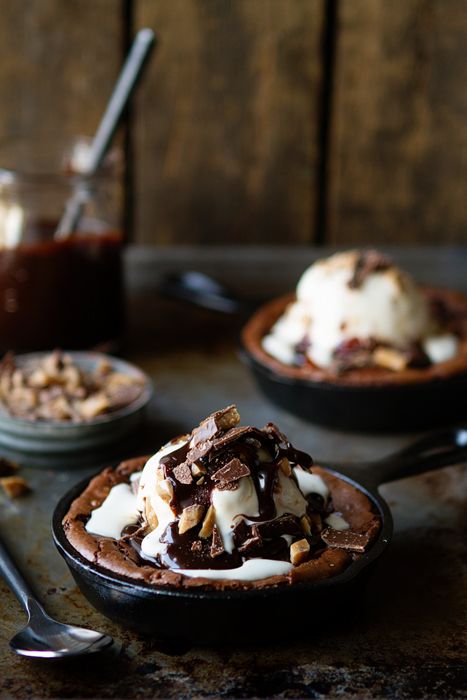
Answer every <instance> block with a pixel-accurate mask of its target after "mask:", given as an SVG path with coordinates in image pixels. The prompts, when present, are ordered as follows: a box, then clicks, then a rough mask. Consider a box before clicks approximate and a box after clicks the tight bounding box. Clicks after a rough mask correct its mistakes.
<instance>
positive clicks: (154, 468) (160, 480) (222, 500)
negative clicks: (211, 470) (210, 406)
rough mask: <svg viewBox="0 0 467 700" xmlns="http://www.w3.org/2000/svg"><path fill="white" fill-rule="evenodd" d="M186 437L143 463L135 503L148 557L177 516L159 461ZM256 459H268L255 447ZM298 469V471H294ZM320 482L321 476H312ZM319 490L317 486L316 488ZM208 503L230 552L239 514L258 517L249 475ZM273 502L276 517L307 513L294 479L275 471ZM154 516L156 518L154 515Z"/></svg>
mask: <svg viewBox="0 0 467 700" xmlns="http://www.w3.org/2000/svg"><path fill="white" fill-rule="evenodd" d="M186 442H187V439H186V438H182V439H180V440H177V441H175V442H171V443H169V444H168V445H165V446H164V447H163V448H161V449H160V450H159V452H157V453H156V454H155V455H153V456H152V457H151V458H150V459H149V460H148V461H147V462H146V465H145V466H144V469H143V471H142V473H141V478H140V482H139V487H138V494H137V506H138V509H139V511H140V512H141V513H143V515H144V517H145V520H146V522H147V524H148V529H149V530H150V531H149V532H148V534H147V535H146V536H145V537H144V539H143V540H142V543H141V551H142V553H143V554H145V555H146V556H149V557H153V558H154V557H156V556H157V555H159V554H161V553H163V551H164V547H165V545H164V544H163V543H161V541H160V539H161V536H162V535H163V533H164V531H165V529H166V528H167V526H168V525H169V524H170V523H171V522H173V521H175V520H177V519H178V516H177V514H176V513H175V512H174V511H173V510H172V508H171V507H170V504H169V502H168V498H167V495H166V494H169V493H170V488H171V486H170V482H168V480H166V479H165V478H164V473H163V470H162V469H161V467H160V461H161V459H162V458H163V457H165V456H166V455H168V454H170V453H171V452H174V451H175V450H177V449H178V448H180V447H182V445H184V444H186ZM258 453H259V454H258V458H259V461H260V462H261V461H268V460H269V456H268V455H267V454H261V452H260V451H259V450H258ZM296 471H298V470H296ZM314 478H315V479H316V480H317V481H319V482H320V483H321V486H322V487H323V482H322V480H321V479H320V477H314ZM318 490H319V489H318ZM211 502H212V505H213V507H214V514H215V523H216V525H217V527H218V528H219V532H220V534H221V537H222V540H223V544H224V547H225V550H226V552H228V553H229V554H230V553H231V552H232V551H233V548H234V545H233V529H234V527H235V524H236V523H237V519H238V517H239V516H242V517H246V518H247V519H248V518H249V517H250V518H254V517H257V516H258V515H259V510H258V497H257V494H256V490H255V488H254V485H253V480H252V478H251V477H250V476H246V477H243V478H241V479H240V480H239V484H238V488H236V489H235V490H232V491H231V490H223V489H219V488H217V487H215V488H213V490H212V494H211ZM274 502H275V505H276V517H279V516H281V515H283V514H284V513H291V514H293V515H296V516H298V517H301V516H303V515H304V514H305V512H306V505H307V503H306V500H305V498H304V496H303V494H302V492H301V491H300V488H299V487H298V486H297V484H296V483H295V481H294V480H293V479H292V478H291V477H288V476H285V475H284V474H283V473H282V472H279V474H278V482H277V485H276V489H275V493H274ZM154 516H155V517H154Z"/></svg>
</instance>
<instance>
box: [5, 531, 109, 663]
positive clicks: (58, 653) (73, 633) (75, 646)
mask: <svg viewBox="0 0 467 700" xmlns="http://www.w3.org/2000/svg"><path fill="white" fill-rule="evenodd" d="M0 574H1V575H2V577H3V578H4V580H5V582H6V583H7V585H8V586H9V587H10V588H11V590H12V591H13V593H14V594H15V596H16V597H17V599H18V600H19V602H20V603H21V605H22V607H23V608H24V610H25V612H26V613H27V616H28V624H27V625H26V627H24V628H23V629H22V630H21V632H18V634H16V635H15V636H14V637H13V638H12V639H11V641H10V647H11V649H12V650H13V651H15V652H16V653H17V654H21V655H22V656H33V657H36V658H44V659H57V658H61V657H71V656H82V655H83V654H94V653H95V652H98V651H102V650H103V649H108V648H109V647H110V646H111V644H112V643H113V639H112V637H109V635H107V634H102V633H101V632H95V631H94V630H89V629H85V628H84V627H75V626H74V625H64V624H62V623H61V622H57V621H56V620H53V619H52V618H51V617H49V615H47V613H46V612H45V610H44V608H43V607H42V605H41V604H40V602H39V601H38V599H37V597H36V595H35V594H34V593H33V591H32V590H31V588H30V587H29V585H28V584H27V583H26V581H25V580H24V578H23V576H22V575H21V573H20V572H19V570H18V568H17V566H16V564H15V563H14V561H13V560H12V558H11V556H10V554H9V552H8V551H7V549H6V547H5V545H4V544H3V543H2V541H1V540H0Z"/></svg>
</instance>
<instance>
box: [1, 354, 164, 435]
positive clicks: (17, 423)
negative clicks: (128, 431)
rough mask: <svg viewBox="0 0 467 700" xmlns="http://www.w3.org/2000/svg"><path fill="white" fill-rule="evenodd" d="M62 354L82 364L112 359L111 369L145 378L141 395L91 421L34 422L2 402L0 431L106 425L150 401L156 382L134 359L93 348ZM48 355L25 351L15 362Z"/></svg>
mask: <svg viewBox="0 0 467 700" xmlns="http://www.w3.org/2000/svg"><path fill="white" fill-rule="evenodd" d="M63 354H64V355H69V356H70V357H71V358H72V359H73V360H74V361H75V362H76V364H78V365H79V364H80V363H82V364H83V365H86V364H91V363H92V364H95V363H98V362H100V361H103V360H105V361H107V362H109V363H110V364H111V365H112V368H114V369H116V370H117V371H122V373H128V374H129V375H131V376H135V377H140V378H141V380H142V381H143V388H142V391H141V394H140V395H139V396H138V397H137V398H136V399H134V400H133V401H132V402H131V403H129V404H127V405H126V406H123V407H122V408H119V409H117V410H116V411H112V412H111V413H106V414H102V415H99V416H96V417H95V418H93V419H92V420H89V421H73V420H70V421H52V420H38V421H34V420H28V419H27V418H17V417H16V416H12V415H11V414H9V413H8V411H7V409H6V408H5V406H4V405H3V404H2V403H1V402H0V430H5V429H8V428H9V427H11V428H13V427H14V428H16V429H19V428H24V429H26V430H27V431H30V430H34V431H35V432H37V433H42V432H44V433H50V431H51V429H52V430H53V431H55V430H57V431H64V432H67V431H70V430H80V429H89V428H93V427H99V426H104V425H108V424H109V423H113V422H115V421H118V420H119V419H123V418H125V417H126V416H128V415H131V414H133V413H136V412H137V411H139V410H140V409H142V408H143V407H144V406H145V405H146V404H147V403H148V402H149V401H150V400H151V398H152V396H153V394H154V390H153V383H152V380H151V378H150V377H149V375H148V374H146V373H145V372H143V370H142V369H140V368H139V367H137V366H136V365H134V364H132V363H131V362H127V361H126V360H123V359H121V358H119V357H115V356H113V355H107V354H106V353H102V352H95V351H92V350H64V351H63ZM47 355H50V352H43V351H41V352H29V353H23V354H20V355H15V361H16V362H18V364H25V363H27V362H29V361H31V360H34V359H36V358H40V357H44V356H47Z"/></svg>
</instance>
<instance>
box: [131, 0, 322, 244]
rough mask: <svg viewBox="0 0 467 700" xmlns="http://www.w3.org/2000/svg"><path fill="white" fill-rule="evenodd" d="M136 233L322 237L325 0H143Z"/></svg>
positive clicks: (185, 238) (185, 237) (205, 238)
mask: <svg viewBox="0 0 467 700" xmlns="http://www.w3.org/2000/svg"><path fill="white" fill-rule="evenodd" d="M136 12H137V15H136V20H137V21H136V24H137V26H142V25H149V26H151V27H153V28H154V29H155V30H156V31H158V33H159V35H160V40H161V41H160V47H159V50H158V55H157V59H156V60H155V61H154V62H153V65H152V66H151V67H150V70H149V75H148V76H146V80H145V84H144V86H142V90H141V94H140V95H139V96H138V100H137V108H136V121H135V127H136V134H135V152H136V168H135V169H136V178H137V180H136V199H135V209H136V212H135V214H136V226H135V232H136V241H138V242H156V243H159V244H168V243H189V242H196V243H208V242H211V243H219V244H222V243H232V242H234V241H235V242H245V243H254V242H256V243H260V242H279V243H284V244H286V243H298V242H310V241H311V240H312V238H313V223H314V216H315V196H316V193H315V187H316V163H317V150H318V145H317V133H318V124H317V121H318V119H317V114H318V104H319V97H320V84H321V61H320V37H321V32H322V22H323V17H322V15H323V2H322V1H321V0H313V2H310V1H309V0H236V1H235V2H229V1H228V0H203V1H201V0H170V2H168V1H165V2H164V1H163V2H154V1H153V0H138V2H137V4H136Z"/></svg>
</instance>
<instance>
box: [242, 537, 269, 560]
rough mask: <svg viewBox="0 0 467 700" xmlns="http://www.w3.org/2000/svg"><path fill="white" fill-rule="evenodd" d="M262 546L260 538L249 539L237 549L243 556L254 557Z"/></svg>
mask: <svg viewBox="0 0 467 700" xmlns="http://www.w3.org/2000/svg"><path fill="white" fill-rule="evenodd" d="M262 546H263V540H262V539H261V537H249V538H248V539H247V540H245V542H244V543H243V544H242V545H240V547H238V551H239V552H240V554H245V555H247V556H248V557H252V556H255V554H257V552H258V550H259V549H261V548H262Z"/></svg>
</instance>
